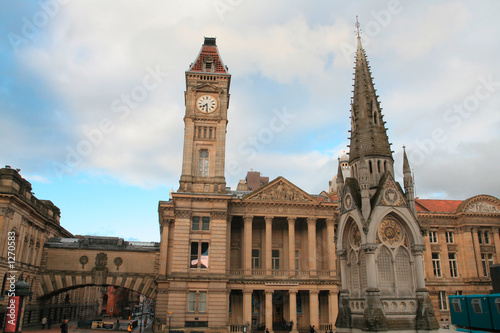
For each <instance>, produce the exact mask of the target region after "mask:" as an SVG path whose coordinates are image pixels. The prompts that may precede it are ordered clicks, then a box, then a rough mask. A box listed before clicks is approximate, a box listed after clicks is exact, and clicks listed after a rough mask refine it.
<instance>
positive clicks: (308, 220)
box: [307, 216, 318, 224]
mask: <svg viewBox="0 0 500 333" xmlns="http://www.w3.org/2000/svg"><path fill="white" fill-rule="evenodd" d="M317 219H318V218H317V217H316V216H308V217H307V224H311V223H316V220H317Z"/></svg>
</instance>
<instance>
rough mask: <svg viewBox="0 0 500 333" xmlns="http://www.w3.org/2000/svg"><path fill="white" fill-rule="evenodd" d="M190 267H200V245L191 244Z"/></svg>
mask: <svg viewBox="0 0 500 333" xmlns="http://www.w3.org/2000/svg"><path fill="white" fill-rule="evenodd" d="M189 267H190V268H196V267H198V243H191V261H190V264H189Z"/></svg>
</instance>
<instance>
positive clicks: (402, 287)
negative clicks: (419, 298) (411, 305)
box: [395, 246, 413, 296]
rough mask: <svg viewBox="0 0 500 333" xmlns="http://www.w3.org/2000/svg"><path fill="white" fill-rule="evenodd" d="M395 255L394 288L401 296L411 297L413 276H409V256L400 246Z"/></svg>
mask: <svg viewBox="0 0 500 333" xmlns="http://www.w3.org/2000/svg"><path fill="white" fill-rule="evenodd" d="M397 251H398V252H397V253H396V262H395V264H396V288H397V289H398V292H399V294H400V295H401V296H404V295H411V294H412V289H413V278H412V277H413V274H411V265H410V255H409V254H408V251H407V250H406V249H405V248H404V247H402V246H400V247H399V248H398V250H397Z"/></svg>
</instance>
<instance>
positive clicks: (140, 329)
mask: <svg viewBox="0 0 500 333" xmlns="http://www.w3.org/2000/svg"><path fill="white" fill-rule="evenodd" d="M143 315H144V298H143V299H142V310H141V321H140V322H139V333H142V323H143V321H142V320H143V319H142V316H143Z"/></svg>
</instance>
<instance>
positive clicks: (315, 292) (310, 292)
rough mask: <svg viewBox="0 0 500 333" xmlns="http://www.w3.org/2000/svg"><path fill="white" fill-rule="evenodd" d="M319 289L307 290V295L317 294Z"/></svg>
mask: <svg viewBox="0 0 500 333" xmlns="http://www.w3.org/2000/svg"><path fill="white" fill-rule="evenodd" d="M318 294H319V291H318V290H309V295H318Z"/></svg>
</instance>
